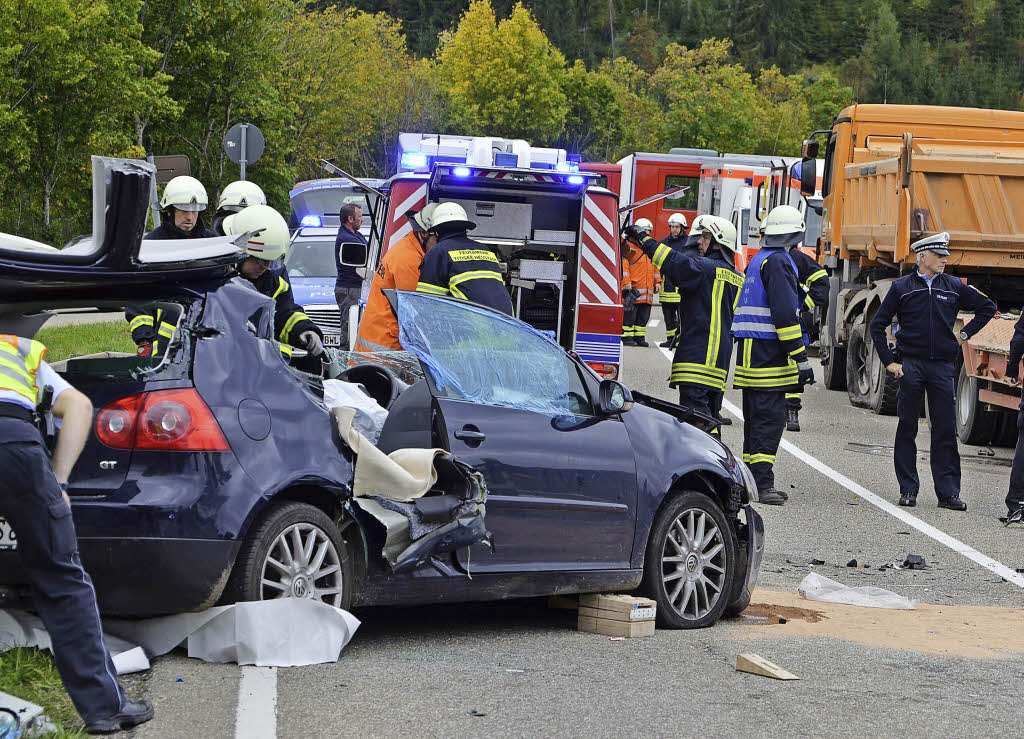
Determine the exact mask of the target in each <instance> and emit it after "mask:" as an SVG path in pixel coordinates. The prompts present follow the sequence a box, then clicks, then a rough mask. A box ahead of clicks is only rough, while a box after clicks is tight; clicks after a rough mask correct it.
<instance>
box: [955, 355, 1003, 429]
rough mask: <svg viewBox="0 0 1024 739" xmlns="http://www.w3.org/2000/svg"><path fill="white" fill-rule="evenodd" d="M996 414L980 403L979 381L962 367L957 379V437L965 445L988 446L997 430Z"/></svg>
mask: <svg viewBox="0 0 1024 739" xmlns="http://www.w3.org/2000/svg"><path fill="white" fill-rule="evenodd" d="M997 420H998V419H997V418H996V414H995V413H993V412H992V411H990V410H988V409H986V408H985V407H984V406H983V405H982V404H981V403H980V402H979V401H978V380H977V378H975V377H971V376H970V375H968V374H967V368H966V367H964V365H963V364H961V365H960V372H959V374H958V375H957V378H956V435H957V436H958V437H960V441H962V442H963V443H964V444H977V445H983V444H988V443H990V442H991V441H992V436H993V434H994V433H995V430H996V421H997Z"/></svg>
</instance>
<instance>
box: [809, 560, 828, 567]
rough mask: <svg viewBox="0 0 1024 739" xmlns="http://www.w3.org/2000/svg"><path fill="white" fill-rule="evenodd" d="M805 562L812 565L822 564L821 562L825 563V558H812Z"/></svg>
mask: <svg viewBox="0 0 1024 739" xmlns="http://www.w3.org/2000/svg"><path fill="white" fill-rule="evenodd" d="M807 564H809V565H812V566H813V565H823V564H825V560H823V559H812V560H811V561H810V562H808V563H807Z"/></svg>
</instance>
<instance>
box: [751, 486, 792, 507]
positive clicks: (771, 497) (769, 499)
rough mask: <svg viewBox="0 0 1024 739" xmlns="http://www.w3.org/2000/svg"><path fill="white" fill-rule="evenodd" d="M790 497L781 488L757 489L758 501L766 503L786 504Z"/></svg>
mask: <svg viewBox="0 0 1024 739" xmlns="http://www.w3.org/2000/svg"><path fill="white" fill-rule="evenodd" d="M788 497H789V496H788V495H786V494H785V493H783V492H782V491H781V490H776V489H775V488H768V489H767V490H758V491H757V499H758V501H759V502H761V503H764V504H765V505H785V504H786V499H787V498H788Z"/></svg>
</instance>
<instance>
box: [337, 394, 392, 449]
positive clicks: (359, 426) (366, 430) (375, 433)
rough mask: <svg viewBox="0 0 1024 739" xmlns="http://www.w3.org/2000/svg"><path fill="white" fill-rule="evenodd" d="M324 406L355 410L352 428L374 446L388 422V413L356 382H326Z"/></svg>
mask: <svg viewBox="0 0 1024 739" xmlns="http://www.w3.org/2000/svg"><path fill="white" fill-rule="evenodd" d="M324 404H325V405H326V406H327V407H328V408H329V409H330V410H334V409H335V408H354V409H355V411H356V413H355V417H354V419H353V420H352V426H353V427H354V428H355V429H356V430H358V431H359V433H361V434H362V435H363V436H365V437H366V438H367V439H369V440H370V442H372V443H373V444H376V443H377V439H379V438H380V430H381V429H382V428H384V422H385V421H386V420H388V412H387V410H386V409H384V408H381V407H380V405H379V404H378V403H377V401H376V400H374V399H373V398H371V397H370V396H369V395H367V394H366V393H365V392H363V391H362V390H361V389H360V387H359V385H357V384H356V383H354V382H345V381H343V380H324Z"/></svg>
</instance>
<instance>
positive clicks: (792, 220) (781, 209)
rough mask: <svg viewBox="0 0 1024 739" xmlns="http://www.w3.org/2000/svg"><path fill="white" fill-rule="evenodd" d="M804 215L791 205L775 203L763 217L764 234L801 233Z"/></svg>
mask: <svg viewBox="0 0 1024 739" xmlns="http://www.w3.org/2000/svg"><path fill="white" fill-rule="evenodd" d="M803 231H804V217H803V216H802V215H800V211H798V210H797V209H796V208H794V207H793V206H792V205H777V206H775V207H774V208H772V209H771V211H770V212H769V213H768V217H767V218H765V219H764V234H765V236H775V235H779V234H793V233H803Z"/></svg>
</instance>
